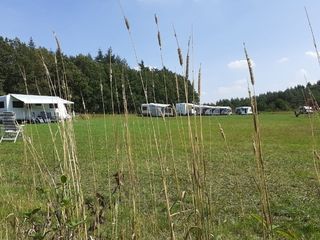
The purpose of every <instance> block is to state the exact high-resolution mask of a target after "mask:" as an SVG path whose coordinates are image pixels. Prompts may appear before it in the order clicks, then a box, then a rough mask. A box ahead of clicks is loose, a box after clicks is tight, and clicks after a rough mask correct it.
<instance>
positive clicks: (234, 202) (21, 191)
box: [0, 113, 320, 239]
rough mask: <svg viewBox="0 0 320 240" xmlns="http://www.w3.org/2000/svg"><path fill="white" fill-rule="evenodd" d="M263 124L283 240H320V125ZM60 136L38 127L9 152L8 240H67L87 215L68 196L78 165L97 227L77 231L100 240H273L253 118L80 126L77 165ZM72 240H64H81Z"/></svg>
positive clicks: (112, 119) (5, 146)
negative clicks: (266, 230) (316, 152)
mask: <svg viewBox="0 0 320 240" xmlns="http://www.w3.org/2000/svg"><path fill="white" fill-rule="evenodd" d="M259 118H260V124H261V126H260V129H261V137H262V151H263V158H264V162H265V173H266V178H267V186H268V193H269V196H270V209H271V214H272V220H273V223H272V226H273V233H272V235H271V238H273V239H319V238H320V227H319V226H320V220H319V217H318V216H319V214H320V198H319V194H320V192H319V182H318V178H317V174H316V169H317V168H315V166H317V165H316V164H315V160H314V159H313V147H314V146H317V145H319V130H320V128H319V127H318V125H319V124H318V122H317V121H318V119H317V118H316V117H312V118H309V117H307V116H300V117H298V118H296V117H295V116H294V115H293V114H292V113H274V114H272V113H261V114H260V115H259ZM219 124H220V125H219ZM59 126H60V125H57V124H54V123H52V124H49V125H47V124H37V125H26V126H25V127H24V136H25V137H24V141H23V140H21V139H20V140H19V141H18V142H17V143H15V144H14V143H8V142H5V143H2V144H0V152H1V155H0V180H1V185H0V193H1V194H0V219H1V231H0V238H1V239H14V238H17V239H19V238H20V239H23V237H25V238H30V239H57V238H54V237H53V236H54V235H55V234H54V232H55V231H58V229H59V227H61V226H62V225H63V224H62V223H61V221H59V218H58V217H57V216H58V215H59V214H57V213H58V212H59V211H61V212H64V213H65V215H66V216H67V215H68V212H72V211H76V210H75V209H77V207H76V205H75V204H74V202H75V200H74V199H75V198H76V199H77V198H78V197H79V196H76V197H75V198H74V196H73V195H72V194H71V195H70V194H69V195H68V194H64V193H65V192H66V189H71V188H72V185H74V182H75V180H74V178H75V177H74V175H73V172H72V171H68V170H67V169H68V166H66V165H67V164H68V163H67V162H64V161H63V159H64V158H70V156H68V155H70V154H71V155H72V154H75V155H76V156H73V157H72V159H76V160H77V162H76V166H77V167H78V170H77V171H79V179H78V180H79V189H80V188H81V191H79V192H78V194H79V193H80V194H81V195H82V198H83V200H81V201H82V202H83V205H84V212H85V215H84V216H83V219H81V217H79V216H78V217H75V216H73V215H72V217H71V220H70V219H69V220H66V224H65V225H66V226H65V229H69V230H68V231H70V229H77V228H79V227H82V226H83V225H86V227H85V228H86V231H87V233H88V236H87V237H89V236H91V237H92V239H129V238H131V239H168V238H170V237H171V239H173V238H174V239H260V238H264V237H265V235H264V234H263V226H264V222H263V220H262V218H261V217H260V208H261V206H260V197H259V187H258V186H259V185H258V184H257V173H256V172H257V170H256V161H255V159H254V152H253V145H252V136H253V124H252V116H235V115H233V116H227V117H226V116H218V117H201V118H199V117H193V116H192V117H190V119H189V120H188V117H174V118H166V119H163V118H148V117H139V116H135V115H127V116H125V115H106V116H103V115H96V116H93V115H90V116H86V117H83V118H81V117H77V118H76V119H75V120H73V123H72V126H71V127H72V129H74V130H72V136H74V142H75V145H74V148H75V149H74V152H71V153H70V152H68V151H64V150H63V149H65V148H64V147H63V145H64V144H65V143H64V140H63V139H64V138H65V136H63V133H62V132H61V131H59ZM220 126H221V127H220ZM311 126H314V128H313V131H311ZM201 129H202V130H201ZM68 131H69V132H70V130H68ZM313 134H314V137H312V136H313ZM67 139H68V138H67ZM67 141H73V140H72V139H68V140H67ZM55 149H56V150H55ZM70 166H71V165H70ZM52 183H54V184H52ZM65 196H69V198H66V197H65ZM50 209H51V210H50ZM52 209H53V210H52ZM54 216H55V217H54ZM54 218H55V219H56V220H54ZM76 218H78V219H76ZM57 219H58V220H57ZM66 219H67V218H66ZM48 222H50V224H49V223H48ZM53 226H55V227H53ZM59 231H62V230H61V229H60V230H59ZM199 232H200V233H199ZM50 234H52V236H51V238H50ZM64 234H65V233H64ZM69 234H70V235H69V237H68V236H64V237H65V238H62V239H77V237H75V236H76V235H75V234H74V235H72V234H71V233H70V232H69Z"/></svg>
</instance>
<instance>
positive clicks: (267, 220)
mask: <svg viewBox="0 0 320 240" xmlns="http://www.w3.org/2000/svg"><path fill="white" fill-rule="evenodd" d="M244 53H245V57H246V60H247V64H248V69H249V76H250V81H251V86H252V88H253V96H251V93H250V91H249V97H250V99H251V107H252V112H253V114H252V117H253V129H254V134H253V150H254V154H255V159H256V166H257V175H258V176H257V177H258V188H259V193H260V203H261V213H262V219H263V236H264V238H271V237H272V216H271V210H270V197H269V192H268V187H267V179H266V173H265V162H264V159H263V154H262V145H261V133H260V123H259V116H258V105H257V98H256V94H255V90H254V89H255V87H254V86H255V79H254V74H253V67H252V61H251V59H250V58H249V55H248V52H247V49H246V46H245V44H244Z"/></svg>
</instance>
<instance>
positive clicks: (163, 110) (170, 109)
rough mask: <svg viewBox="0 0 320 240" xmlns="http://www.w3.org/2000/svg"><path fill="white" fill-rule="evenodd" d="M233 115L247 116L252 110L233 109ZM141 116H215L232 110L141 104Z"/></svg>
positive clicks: (184, 104) (215, 107)
mask: <svg viewBox="0 0 320 240" xmlns="http://www.w3.org/2000/svg"><path fill="white" fill-rule="evenodd" d="M234 113H235V114H239V115H249V114H252V109H251V107H249V106H241V107H237V108H235V111H234ZM141 114H142V115H143V116H153V117H171V116H175V115H180V116H187V115H206V116H216V115H231V114H232V109H231V107H229V106H209V105H197V104H192V103H177V104H176V105H175V106H172V105H170V104H160V103H144V104H141Z"/></svg>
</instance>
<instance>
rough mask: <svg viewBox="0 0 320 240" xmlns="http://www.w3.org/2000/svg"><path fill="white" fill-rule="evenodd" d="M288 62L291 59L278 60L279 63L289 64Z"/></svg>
mask: <svg viewBox="0 0 320 240" xmlns="http://www.w3.org/2000/svg"><path fill="white" fill-rule="evenodd" d="M288 61H289V58H287V57H283V58H280V59H278V60H277V63H285V62H288Z"/></svg>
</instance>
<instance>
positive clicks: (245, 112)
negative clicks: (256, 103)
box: [235, 106, 252, 115]
mask: <svg viewBox="0 0 320 240" xmlns="http://www.w3.org/2000/svg"><path fill="white" fill-rule="evenodd" d="M235 114H239V115H249V114H252V108H251V107H249V106H242V107H236V109H235Z"/></svg>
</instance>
